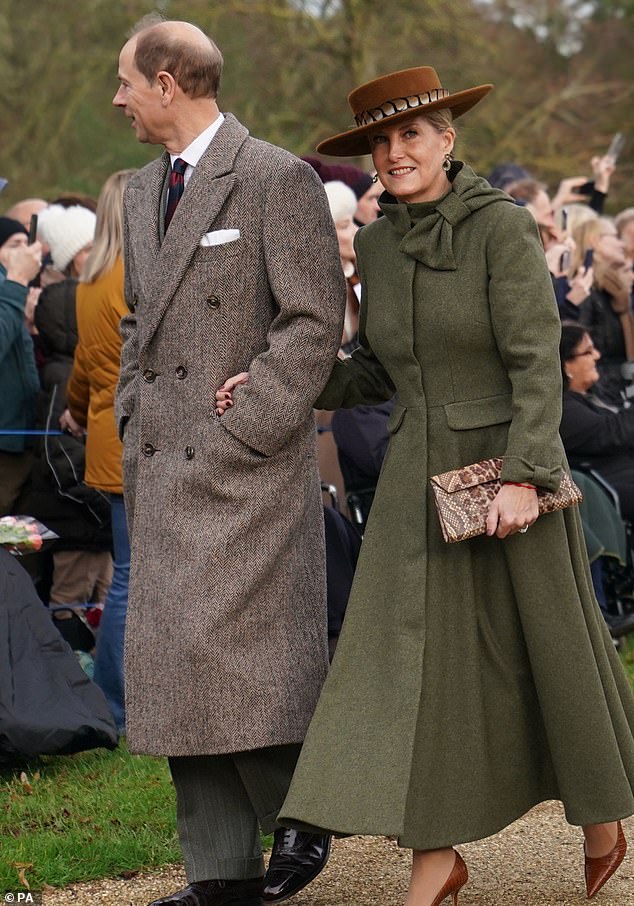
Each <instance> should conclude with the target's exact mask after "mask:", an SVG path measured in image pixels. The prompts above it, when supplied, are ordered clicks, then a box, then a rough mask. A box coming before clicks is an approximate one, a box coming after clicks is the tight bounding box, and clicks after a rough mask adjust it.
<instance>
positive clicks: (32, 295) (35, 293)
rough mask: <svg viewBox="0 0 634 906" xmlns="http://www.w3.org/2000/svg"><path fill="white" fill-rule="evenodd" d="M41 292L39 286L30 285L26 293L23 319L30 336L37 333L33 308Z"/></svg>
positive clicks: (35, 306)
mask: <svg viewBox="0 0 634 906" xmlns="http://www.w3.org/2000/svg"><path fill="white" fill-rule="evenodd" d="M41 292H42V289H41V287H39V286H30V287H29V291H28V292H27V294H26V305H25V306H24V320H25V321H26V329H27V330H28V332H29V333H30V334H31V336H32V337H34V336H36V335H37V327H36V326H35V309H36V308H37V303H38V302H39V299H40V293H41Z"/></svg>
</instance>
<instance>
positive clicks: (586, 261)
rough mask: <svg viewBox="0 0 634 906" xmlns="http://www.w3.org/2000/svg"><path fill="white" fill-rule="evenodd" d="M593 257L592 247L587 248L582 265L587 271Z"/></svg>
mask: <svg viewBox="0 0 634 906" xmlns="http://www.w3.org/2000/svg"><path fill="white" fill-rule="evenodd" d="M593 258H594V249H588V250H587V251H586V253H585V255H584V256H583V266H584V267H585V269H586V270H587V271H588V270H590V268H591V267H592V260H593Z"/></svg>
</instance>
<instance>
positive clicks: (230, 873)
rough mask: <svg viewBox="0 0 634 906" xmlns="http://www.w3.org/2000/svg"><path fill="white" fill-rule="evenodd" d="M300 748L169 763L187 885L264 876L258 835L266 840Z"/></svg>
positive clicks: (214, 756) (283, 796)
mask: <svg viewBox="0 0 634 906" xmlns="http://www.w3.org/2000/svg"><path fill="white" fill-rule="evenodd" d="M300 748H301V746H300V745H299V744H298V745H287V746H273V747H270V748H266V749H254V750H252V751H249V752H236V753H232V754H229V755H196V756H191V757H189V756H188V757H180V758H170V759H169V766H170V771H171V772H172V779H173V781H174V787H175V789H176V817H177V825H178V836H179V840H180V845H181V849H182V851H183V858H184V860H185V871H186V873H187V880H188V882H189V883H190V884H191V883H192V882H193V881H205V880H211V879H212V878H217V879H223V880H238V879H243V878H256V877H259V876H261V875H263V874H264V862H263V860H262V850H261V848H260V829H262V831H263V832H264V833H266V834H270V833H271V832H272V831H273V830H274V829H275V826H276V825H275V820H276V818H277V813H278V812H279V810H280V808H281V806H282V803H283V801H284V798H285V796H286V793H287V790H288V787H289V784H290V782H291V777H292V776H293V771H294V769H295V764H296V762H297V758H298V755H299V751H300Z"/></svg>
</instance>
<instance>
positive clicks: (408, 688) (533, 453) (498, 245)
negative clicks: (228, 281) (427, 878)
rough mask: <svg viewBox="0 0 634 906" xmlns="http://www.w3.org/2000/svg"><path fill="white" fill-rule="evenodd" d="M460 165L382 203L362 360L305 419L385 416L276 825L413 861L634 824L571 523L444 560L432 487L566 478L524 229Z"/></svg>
mask: <svg viewBox="0 0 634 906" xmlns="http://www.w3.org/2000/svg"><path fill="white" fill-rule="evenodd" d="M456 169H457V170H458V172H457V175H455V176H454V179H453V183H452V189H451V191H450V192H449V193H448V194H447V195H445V196H444V197H443V198H442V199H441V200H440V201H437V202H431V203H425V204H416V205H401V204H396V203H392V201H393V200H392V201H390V200H388V202H386V203H382V205H381V206H382V208H383V211H384V214H385V217H383V218H380V219H379V220H378V221H377V222H375V223H373V224H372V225H370V226H368V227H366V228H364V229H363V230H362V231H361V232H360V233H359V234H358V239H357V246H358V248H357V252H358V258H359V263H360V273H361V278H362V284H363V289H364V296H363V300H362V323H361V337H362V347H361V348H360V349H359V350H358V351H357V352H355V354H354V355H353V356H352V358H351V359H349V360H347V361H346V362H345V363H338V364H337V365H336V366H335V369H334V371H333V374H332V377H331V379H330V382H329V384H328V386H327V388H326V390H325V391H324V394H323V395H322V397H321V398H320V400H319V405H321V406H324V407H326V408H336V407H338V406H352V405H356V404H358V403H360V402H362V401H363V402H370V403H372V402H379V401H380V400H382V399H385V398H386V397H389V396H391V395H392V393H393V392H394V391H396V393H397V404H396V406H395V409H394V411H393V413H392V415H391V418H390V421H389V425H388V427H389V431H390V433H391V440H390V445H389V448H388V452H387V456H386V459H385V462H384V465H383V470H382V473H381V478H380V481H379V486H378V489H377V494H376V497H375V501H374V506H373V509H372V513H371V516H370V520H369V524H368V528H367V533H366V535H365V538H364V541H363V547H362V551H361V557H360V560H359V564H358V568H357V574H356V578H355V582H354V587H353V590H352V594H351V598H350V602H349V606H348V613H347V616H346V620H345V624H344V627H343V632H342V635H341V638H340V640H339V645H338V649H337V653H336V655H335V659H334V663H333V666H332V669H331V671H330V674H329V676H328V679H327V681H326V684H325V687H324V690H323V693H322V696H321V699H320V701H319V704H318V707H317V710H316V713H315V715H314V718H313V721H312V724H311V726H310V729H309V733H308V736H307V738H306V742H305V744H304V748H303V751H302V755H301V758H300V761H299V765H298V768H297V771H296V774H295V777H294V780H293V784H292V786H291V789H290V792H289V794H288V797H287V799H286V802H285V803H284V806H283V808H282V811H281V813H280V821H281V822H282V823H284V824H290V825H293V826H297V827H303V828H307V827H319V828H327V829H330V830H333V831H335V832H339V833H346V834H386V835H396V836H398V838H399V842H400V843H401V845H403V846H408V847H413V848H415V849H432V848H436V847H444V846H449V845H452V844H455V843H460V842H466V841H469V840H474V839H477V838H481V837H485V836H488V835H490V834H493V833H495V832H496V831H498V830H500V829H501V828H503V827H505V826H506V825H508V824H509V823H510V822H512V821H513V820H515V819H516V818H518V817H519V816H520V815H521V814H523V813H524V812H525V811H527V810H528V809H529V808H531V807H532V806H533V805H534V804H536V803H537V802H540V801H541V800H544V799H560V800H562V801H563V803H564V806H565V810H566V815H567V818H568V820H569V821H570V822H571V823H573V824H587V823H593V822H602V821H609V820H613V819H616V818H621V817H624V816H626V815H629V814H631V813H632V812H634V795H633V786H634V735H633V734H634V697H633V696H632V692H631V689H630V687H629V683H628V681H627V679H626V677H625V674H624V672H623V670H622V668H621V665H620V662H619V660H618V657H617V655H616V653H615V651H614V647H613V645H612V642H611V639H610V637H609V634H608V632H607V631H606V627H605V624H604V621H603V619H602V617H601V614H600V611H599V609H598V607H597V604H596V601H595V599H594V595H593V591H592V583H591V579H590V575H589V570H588V565H587V559H586V553H585V546H584V541H583V536H582V531H581V527H580V521H579V515H578V512H577V511H576V509H574V508H573V509H569V510H566V511H563V512H558V513H552V514H549V515H546V516H543V517H541V518H540V519H538V520H537V522H536V523H535V524H534V525H533V526H532V527H531V528H530V530H529V531H528V533H526V534H516V535H514V536H512V537H509V538H507V539H505V540H498V539H495V538H487V537H480V538H475V539H472V540H470V541H465V542H462V543H459V544H445V543H444V541H443V539H442V535H441V532H440V527H439V523H438V518H437V515H436V511H435V508H434V504H433V499H432V494H431V491H430V487H429V481H428V479H429V476H431V475H434V474H436V473H438V472H444V471H446V470H448V469H453V468H457V467H459V466H464V465H467V464H469V463H472V462H476V461H478V460H481V459H486V458H488V457H491V456H502V457H503V458H504V468H503V478H504V479H505V480H509V481H519V482H531V483H533V484H536V485H539V486H541V487H545V488H549V489H556V488H557V487H558V483H559V479H560V474H561V469H562V466H563V465H564V463H565V457H564V453H563V448H562V445H561V442H560V439H559V434H558V428H559V421H560V409H561V385H560V372H559V358H558V341H559V318H558V315H557V309H556V306H555V301H554V298H553V292H552V284H551V281H550V277H549V274H548V270H547V268H546V264H545V260H544V254H543V250H542V248H541V245H540V242H539V238H538V234H537V230H536V227H535V224H534V222H533V220H532V218H531V215H530V214H529V213H528V212H527V211H526V210H525V209H523V208H520V207H517V206H516V205H515V204H513V203H512V202H511V201H510V199H509V198H508V196H506V195H505V194H504V193H502V192H500V191H498V190H495V189H491V187H490V186H489V185H488V183H487V182H486V181H485V180H483V179H481V178H479V177H477V176H476V175H475V174H474V173H473V171H471V170H470V169H469V168H468V167H466V166H464V165H460V164H457V165H454V173H455V170H456ZM454 173H452V176H453V175H454ZM387 197H388V199H389V196H387ZM385 198H386V196H384V199H385Z"/></svg>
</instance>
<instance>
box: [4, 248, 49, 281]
mask: <svg viewBox="0 0 634 906" xmlns="http://www.w3.org/2000/svg"><path fill="white" fill-rule="evenodd" d="M6 261H7V280H14V281H15V282H16V283H21V284H22V285H23V286H28V284H29V283H30V282H31V280H32V279H33V278H34V277H37V275H38V274H39V272H40V268H41V267H42V244H41V243H40V242H34V243H33V245H20V246H18V247H17V248H14V249H9V250H8V251H7V255H6Z"/></svg>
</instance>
